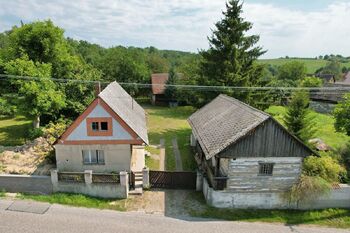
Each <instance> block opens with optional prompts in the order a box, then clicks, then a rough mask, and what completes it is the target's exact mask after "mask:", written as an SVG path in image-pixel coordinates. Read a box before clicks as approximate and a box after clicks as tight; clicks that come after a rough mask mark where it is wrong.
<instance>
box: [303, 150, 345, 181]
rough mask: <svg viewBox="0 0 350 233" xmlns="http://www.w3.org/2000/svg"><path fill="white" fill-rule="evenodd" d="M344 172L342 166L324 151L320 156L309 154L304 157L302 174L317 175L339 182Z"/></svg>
mask: <svg viewBox="0 0 350 233" xmlns="http://www.w3.org/2000/svg"><path fill="white" fill-rule="evenodd" d="M345 172H346V171H345V169H344V167H342V166H341V165H340V164H339V163H338V161H336V160H335V159H334V158H332V157H331V156H329V155H328V154H326V153H323V154H322V155H321V157H316V156H309V157H307V158H306V159H304V165H303V174H304V175H307V176H313V177H317V176H318V177H320V178H322V179H324V180H326V181H328V182H339V181H340V177H341V176H342V175H343V174H344V173H345Z"/></svg>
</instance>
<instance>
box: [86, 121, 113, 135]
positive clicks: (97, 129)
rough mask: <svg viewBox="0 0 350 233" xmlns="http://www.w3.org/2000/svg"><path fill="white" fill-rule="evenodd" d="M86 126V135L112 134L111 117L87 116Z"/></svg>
mask: <svg viewBox="0 0 350 233" xmlns="http://www.w3.org/2000/svg"><path fill="white" fill-rule="evenodd" d="M86 126H87V128H86V130H87V135H88V136H112V135H113V125H112V117H88V118H86Z"/></svg>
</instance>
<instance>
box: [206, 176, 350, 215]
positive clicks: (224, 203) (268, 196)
mask: <svg viewBox="0 0 350 233" xmlns="http://www.w3.org/2000/svg"><path fill="white" fill-rule="evenodd" d="M202 188H203V190H202V191H203V194H204V197H205V199H206V201H207V203H208V204H209V205H211V206H214V207H218V208H241V209H245V208H254V209H303V210H306V209H324V208H350V186H349V185H340V188H338V189H333V190H332V191H331V193H330V194H329V195H325V196H320V197H319V198H318V199H315V200H313V201H312V202H309V203H301V204H299V205H298V206H297V205H296V204H290V203H288V202H286V201H285V200H284V199H283V197H282V193H277V192H241V193H240V192H232V191H225V190H223V191H216V190H214V189H212V188H211V187H209V184H208V182H207V180H206V179H205V178H203V186H202Z"/></svg>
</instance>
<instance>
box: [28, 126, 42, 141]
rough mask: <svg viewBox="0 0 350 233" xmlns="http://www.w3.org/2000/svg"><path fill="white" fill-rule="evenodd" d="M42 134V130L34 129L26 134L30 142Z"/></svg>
mask: <svg viewBox="0 0 350 233" xmlns="http://www.w3.org/2000/svg"><path fill="white" fill-rule="evenodd" d="M43 134H44V131H43V128H42V127H40V128H34V129H30V130H29V133H28V137H29V139H30V140H34V139H36V138H38V137H42V136H43Z"/></svg>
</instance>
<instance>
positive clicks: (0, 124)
mask: <svg viewBox="0 0 350 233" xmlns="http://www.w3.org/2000/svg"><path fill="white" fill-rule="evenodd" d="M31 123H32V121H31V120H29V119H28V118H26V117H24V116H16V117H15V118H11V117H0V145H1V146H17V145H22V144H24V143H25V140H26V139H27V135H28V130H29V129H30V127H31Z"/></svg>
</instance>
